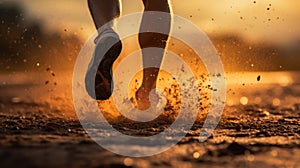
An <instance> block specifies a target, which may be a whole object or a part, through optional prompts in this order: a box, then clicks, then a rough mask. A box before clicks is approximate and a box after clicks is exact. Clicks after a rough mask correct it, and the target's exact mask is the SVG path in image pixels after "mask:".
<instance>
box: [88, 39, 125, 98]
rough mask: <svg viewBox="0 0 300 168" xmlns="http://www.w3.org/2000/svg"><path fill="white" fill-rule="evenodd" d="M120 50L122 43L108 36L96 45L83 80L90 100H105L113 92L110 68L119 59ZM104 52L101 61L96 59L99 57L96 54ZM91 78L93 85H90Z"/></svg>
mask: <svg viewBox="0 0 300 168" xmlns="http://www.w3.org/2000/svg"><path fill="white" fill-rule="evenodd" d="M109 47H110V48H109ZM121 50H122V43H121V41H120V39H119V38H118V37H114V36H108V37H105V38H103V39H102V40H100V42H99V43H98V44H97V46H96V49H95V52H94V56H93V58H92V60H91V62H90V65H89V68H88V71H87V74H86V78H85V83H86V90H87V92H88V94H89V95H90V96H91V97H92V98H94V99H96V100H107V99H109V97H110V96H111V94H112V91H113V80H112V66H113V64H114V62H115V61H116V59H117V58H118V57H119V55H120V53H121ZM105 51H107V52H106V53H105V55H104V56H103V58H102V59H101V58H99V56H98V57H97V55H99V54H97V53H99V52H105ZM100 55H101V53H100ZM99 59H101V62H100V60H99ZM99 62H100V63H99ZM95 72H96V73H95ZM93 78H94V79H95V83H94V84H95V85H92V79H93ZM93 86H94V87H93Z"/></svg>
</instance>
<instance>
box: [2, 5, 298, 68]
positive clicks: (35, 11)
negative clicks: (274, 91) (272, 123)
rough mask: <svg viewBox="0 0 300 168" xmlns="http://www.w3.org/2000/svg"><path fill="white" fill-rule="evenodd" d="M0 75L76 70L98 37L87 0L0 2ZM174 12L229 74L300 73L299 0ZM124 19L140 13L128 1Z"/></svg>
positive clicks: (183, 7) (175, 7) (177, 8)
mask: <svg viewBox="0 0 300 168" xmlns="http://www.w3.org/2000/svg"><path fill="white" fill-rule="evenodd" d="M0 2H1V3H0V8H1V10H0V12H1V15H0V37H1V38H0V43H1V45H0V47H1V52H0V55H1V57H0V59H1V60H0V65H1V66H0V68H1V69H0V71H1V72H5V73H6V72H7V73H9V72H12V71H25V72H27V71H40V70H42V71H43V70H45V68H48V67H51V68H53V69H55V70H72V68H73V65H74V61H75V59H76V56H77V54H78V52H79V51H80V49H81V46H82V44H83V43H84V42H85V41H86V40H87V39H88V37H89V36H90V35H92V33H94V32H95V28H94V24H93V22H92V20H91V17H90V15H89V11H88V7H87V2H86V1H73V0H53V1H39V0H9V1H5V0H1V1H0ZM172 5H173V10H174V13H175V14H177V15H180V16H182V17H185V18H187V19H189V20H190V21H192V22H193V23H195V24H196V25H197V26H198V27H199V28H200V29H202V30H203V31H204V32H205V33H207V34H208V36H209V37H210V38H211V40H212V41H213V43H214V44H215V46H216V48H217V50H218V51H219V53H220V55H221V57H222V61H223V63H224V65H225V70H226V71H227V72H229V71H287V70H300V66H298V64H299V63H300V57H299V54H298V53H299V52H300V22H299V20H300V14H299V10H298V8H297V7H298V6H299V5H300V2H299V1H297V0H287V1H280V0H249V1H235V0H227V1H217V0H212V1H209V2H207V1H205V2H204V1H198V0H189V3H186V2H182V1H180V0H173V1H172ZM122 11H123V14H129V13H132V12H139V11H142V4H141V1H140V0H130V1H129V0H124V1H123V9H122Z"/></svg>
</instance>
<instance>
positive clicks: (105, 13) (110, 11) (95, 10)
mask: <svg viewBox="0 0 300 168" xmlns="http://www.w3.org/2000/svg"><path fill="white" fill-rule="evenodd" d="M88 5H89V9H90V12H91V15H92V17H93V20H94V23H95V26H96V28H97V30H98V29H99V28H101V27H102V26H103V25H104V24H106V23H107V22H109V21H111V20H113V19H114V18H116V17H119V16H120V3H119V0H88ZM110 26H111V27H112V26H113V25H110ZM99 33H101V32H99Z"/></svg>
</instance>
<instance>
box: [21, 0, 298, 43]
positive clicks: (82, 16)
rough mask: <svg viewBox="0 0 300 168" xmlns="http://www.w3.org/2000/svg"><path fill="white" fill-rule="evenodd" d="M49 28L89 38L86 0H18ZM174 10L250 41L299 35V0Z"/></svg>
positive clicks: (176, 1)
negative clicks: (65, 30) (72, 32)
mask: <svg viewBox="0 0 300 168" xmlns="http://www.w3.org/2000/svg"><path fill="white" fill-rule="evenodd" d="M18 2H19V3H22V4H23V5H24V7H25V9H26V11H27V14H29V15H30V16H31V17H33V18H37V19H39V20H41V21H42V22H43V23H44V24H45V26H46V28H50V29H57V30H61V31H62V30H64V29H68V30H72V31H74V32H77V33H78V34H79V35H82V36H83V37H84V38H87V37H89V36H90V35H91V34H92V33H93V32H94V31H95V30H94V25H93V22H92V20H91V17H90V15H89V11H88V7H87V1H86V0H83V1H74V0H52V1H50V0H48V1H41V0H18ZM171 2H172V5H173V10H174V13H175V14H177V15H180V16H183V17H185V18H187V19H189V20H190V21H192V22H193V23H195V24H196V25H197V26H199V28H201V29H202V30H203V31H205V32H206V33H208V34H212V33H214V34H222V33H228V32H229V33H232V32H235V33H237V34H239V35H242V36H243V37H244V38H246V39H247V40H252V41H253V40H255V41H257V40H259V41H268V42H269V41H270V42H274V43H280V44H282V43H285V44H286V43H290V42H294V41H295V40H297V39H299V37H300V22H299V20H300V14H299V9H298V7H299V6H300V1H298V0H285V1H283V0H255V1H254V0H247V1H246V0H244V1H240V0H239V1H238V0H223V1H220V0H211V1H199V0H188V1H182V0H172V1H171ZM122 11H123V14H129V13H132V12H139V11H142V2H141V0H124V1H123V10H122Z"/></svg>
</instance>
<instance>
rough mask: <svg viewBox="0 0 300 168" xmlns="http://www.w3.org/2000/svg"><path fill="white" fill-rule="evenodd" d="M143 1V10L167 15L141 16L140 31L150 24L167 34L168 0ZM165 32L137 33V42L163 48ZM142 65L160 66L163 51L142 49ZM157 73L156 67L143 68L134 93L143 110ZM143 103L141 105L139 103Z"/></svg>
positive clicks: (166, 36)
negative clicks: (139, 83)
mask: <svg viewBox="0 0 300 168" xmlns="http://www.w3.org/2000/svg"><path fill="white" fill-rule="evenodd" d="M143 3H144V7H145V8H144V11H159V12H166V13H168V14H169V15H167V17H163V18H162V19H161V18H159V17H160V16H155V15H154V16H155V17H157V18H152V17H150V18H149V15H148V16H147V15H145V14H144V16H143V19H142V23H141V27H140V32H145V30H147V29H151V26H159V27H160V30H161V31H163V32H165V33H166V34H169V32H170V27H171V14H170V5H169V2H168V0H143ZM153 19H155V20H156V23H155V24H153ZM166 34H160V33H153V32H149V33H140V34H139V44H140V47H141V48H142V49H143V48H149V47H155V48H162V49H165V47H166V44H167V40H168V38H169V36H168V35H166ZM142 54H143V65H144V67H145V66H146V65H149V63H150V65H152V66H156V67H160V65H161V61H162V59H163V56H164V54H165V51H164V50H163V51H160V52H155V53H153V52H147V51H143V53H142ZM158 73H159V69H158V68H146V69H144V70H143V82H142V86H141V88H139V90H138V91H137V93H136V97H137V100H138V103H139V106H140V107H139V108H140V109H142V110H144V109H147V108H149V107H150V104H149V92H150V91H151V90H152V89H154V88H156V80H157V76H158ZM141 104H143V105H141Z"/></svg>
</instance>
